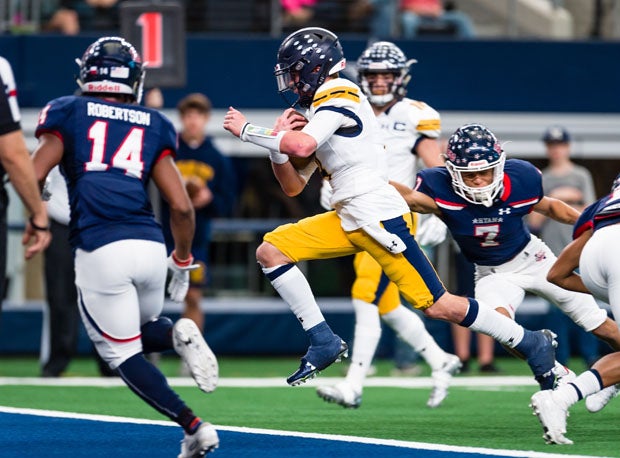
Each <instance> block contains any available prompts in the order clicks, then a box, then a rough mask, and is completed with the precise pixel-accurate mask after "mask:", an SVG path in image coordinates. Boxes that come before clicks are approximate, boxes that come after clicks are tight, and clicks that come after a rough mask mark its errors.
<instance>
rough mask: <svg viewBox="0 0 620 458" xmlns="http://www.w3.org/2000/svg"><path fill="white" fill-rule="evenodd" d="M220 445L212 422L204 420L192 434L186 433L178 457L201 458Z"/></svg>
mask: <svg viewBox="0 0 620 458" xmlns="http://www.w3.org/2000/svg"><path fill="white" fill-rule="evenodd" d="M219 445H220V439H219V437H218V436H217V431H216V430H215V428H214V427H213V425H212V424H211V423H207V422H203V423H202V424H201V425H200V426H199V427H198V429H197V430H196V432H195V433H194V434H192V435H191V436H190V435H189V434H187V433H185V437H183V440H182V441H181V453H180V454H179V456H178V458H199V457H202V456H205V455H206V454H207V453H209V452H212V451H213V450H215V449H216V448H218V447H219Z"/></svg>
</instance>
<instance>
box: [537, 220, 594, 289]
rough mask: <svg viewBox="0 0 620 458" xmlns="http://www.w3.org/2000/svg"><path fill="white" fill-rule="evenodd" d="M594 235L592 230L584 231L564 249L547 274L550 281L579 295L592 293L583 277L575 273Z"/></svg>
mask: <svg viewBox="0 0 620 458" xmlns="http://www.w3.org/2000/svg"><path fill="white" fill-rule="evenodd" d="M592 233H593V232H592V229H589V230H587V231H584V232H583V233H582V234H581V235H580V236H579V237H577V238H576V239H575V240H573V241H572V242H571V243H569V244H568V245H566V247H564V249H563V250H562V252H561V253H560V255H559V256H558V259H557V260H556V261H555V263H554V264H553V266H551V269H550V270H549V272H548V273H547V280H548V281H550V282H551V283H554V284H556V285H558V286H560V287H562V288H564V289H568V290H571V291H577V292H579V293H590V291H589V290H588V288H586V285H585V284H584V283H583V280H582V279H581V276H579V275H577V274H576V273H575V269H577V267H579V258H580V256H581V252H582V251H583V247H584V246H585V245H586V243H587V242H588V240H590V237H592Z"/></svg>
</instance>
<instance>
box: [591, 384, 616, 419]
mask: <svg viewBox="0 0 620 458" xmlns="http://www.w3.org/2000/svg"><path fill="white" fill-rule="evenodd" d="M616 396H618V385H611V386H608V387H607V388H603V389H602V390H601V391H599V392H598V393H594V394H591V395H590V396H587V397H586V409H588V412H592V413H596V412H598V411H599V410H603V407H605V406H606V405H607V404H608V403H609V401H611V400H612V399H613V398H615V397H616Z"/></svg>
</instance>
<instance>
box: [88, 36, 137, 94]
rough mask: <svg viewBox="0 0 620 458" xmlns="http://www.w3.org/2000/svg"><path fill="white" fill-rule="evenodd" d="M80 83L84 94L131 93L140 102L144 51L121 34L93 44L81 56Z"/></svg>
mask: <svg viewBox="0 0 620 458" xmlns="http://www.w3.org/2000/svg"><path fill="white" fill-rule="evenodd" d="M76 62H77V64H78V65H79V67H80V73H79V75H78V77H77V83H78V86H80V89H81V91H82V93H83V94H89V93H94V94H127V95H129V96H130V97H131V98H133V100H134V101H136V102H138V103H139V102H140V99H141V98H142V86H143V83H144V68H143V64H142V59H141V58H140V54H138V51H136V48H134V47H133V46H132V45H131V43H129V42H128V41H126V40H124V39H123V38H120V37H103V38H100V39H98V40H97V41H95V42H94V43H93V44H91V45H90V46H89V47H88V48H87V49H86V51H85V52H84V55H83V56H82V58H81V59H76Z"/></svg>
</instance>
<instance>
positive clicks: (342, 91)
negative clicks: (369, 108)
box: [312, 86, 360, 107]
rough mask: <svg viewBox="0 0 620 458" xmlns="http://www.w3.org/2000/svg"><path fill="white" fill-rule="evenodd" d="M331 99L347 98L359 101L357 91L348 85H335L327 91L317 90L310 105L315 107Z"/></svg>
mask: <svg viewBox="0 0 620 458" xmlns="http://www.w3.org/2000/svg"><path fill="white" fill-rule="evenodd" d="M331 99H349V100H353V101H355V102H359V101H360V95H359V91H358V90H357V89H355V88H352V87H349V86H341V87H335V88H333V89H330V90H328V91H323V92H319V93H318V94H316V95H315V96H314V101H313V102H312V106H314V107H317V106H319V105H320V104H322V103H324V102H327V101H328V100H331Z"/></svg>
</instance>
